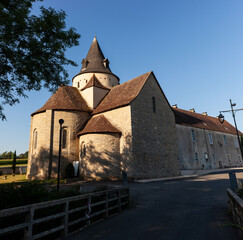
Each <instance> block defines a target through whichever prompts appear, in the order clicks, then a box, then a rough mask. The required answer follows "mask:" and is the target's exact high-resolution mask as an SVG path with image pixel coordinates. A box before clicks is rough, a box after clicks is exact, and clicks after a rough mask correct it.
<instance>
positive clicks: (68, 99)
mask: <svg viewBox="0 0 243 240" xmlns="http://www.w3.org/2000/svg"><path fill="white" fill-rule="evenodd" d="M51 109H53V110H78V111H85V112H92V110H91V109H90V108H89V107H88V105H87V104H86V102H85V100H84V99H83V98H82V96H81V94H80V93H79V91H78V89H77V88H75V87H71V86H61V87H59V88H58V90H57V91H56V92H55V93H54V94H53V95H52V96H51V97H50V98H49V99H48V101H47V102H46V103H45V104H44V106H43V107H41V108H40V109H38V110H37V111H35V112H34V113H32V114H31V115H32V116H33V115H34V114H36V113H40V112H44V111H46V110H51Z"/></svg>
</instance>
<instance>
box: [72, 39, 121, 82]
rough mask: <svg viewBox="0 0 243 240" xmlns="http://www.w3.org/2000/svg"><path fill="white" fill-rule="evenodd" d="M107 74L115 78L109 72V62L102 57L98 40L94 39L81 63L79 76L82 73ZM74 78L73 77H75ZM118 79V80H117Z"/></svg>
mask: <svg viewBox="0 0 243 240" xmlns="http://www.w3.org/2000/svg"><path fill="white" fill-rule="evenodd" d="M91 72H92V73H109V74H112V75H114V76H115V77H117V76H116V75H115V74H113V73H112V72H111V69H110V67H109V60H108V59H106V58H105V57H104V54H103V52H102V50H101V48H100V46H99V43H98V40H97V38H96V37H94V40H93V42H92V44H91V46H90V49H89V51H88V54H87V56H86V58H85V59H83V61H82V68H81V71H80V72H79V74H77V75H76V76H78V75H80V74H83V73H91ZM76 76H74V77H76ZM117 78H118V77H117ZM118 79H119V78H118Z"/></svg>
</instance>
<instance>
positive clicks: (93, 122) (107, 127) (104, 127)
mask: <svg viewBox="0 0 243 240" xmlns="http://www.w3.org/2000/svg"><path fill="white" fill-rule="evenodd" d="M87 133H121V132H120V131H119V130H118V129H117V128H115V127H114V126H113V125H112V124H111V123H110V122H109V121H108V120H107V119H106V118H105V117H104V116H103V115H100V116H97V117H96V116H93V117H92V118H91V119H90V120H89V121H88V123H87V124H86V126H85V128H84V129H83V130H82V131H81V132H79V133H78V135H83V134H87Z"/></svg>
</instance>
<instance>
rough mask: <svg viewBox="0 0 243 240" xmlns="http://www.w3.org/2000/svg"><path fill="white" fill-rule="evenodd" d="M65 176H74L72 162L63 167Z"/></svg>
mask: <svg viewBox="0 0 243 240" xmlns="http://www.w3.org/2000/svg"><path fill="white" fill-rule="evenodd" d="M65 177H67V178H71V177H74V167H73V164H72V163H69V164H68V165H67V167H66V169H65Z"/></svg>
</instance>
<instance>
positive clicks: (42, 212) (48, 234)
mask: <svg viewBox="0 0 243 240" xmlns="http://www.w3.org/2000/svg"><path fill="white" fill-rule="evenodd" d="M2 197H4V196H2ZM129 206H130V193H129V188H128V187H121V188H115V189H112V190H107V191H102V192H95V193H90V194H85V195H78V196H74V197H69V198H62V199H58V200H54V201H48V202H42V203H38V204H31V205H26V206H21V207H16V208H10V209H4V210H1V211H0V239H4V240H8V239H15V240H18V239H21V240H23V239H26V240H27V239H28V240H32V239H45V240H48V239H57V238H66V237H67V236H68V234H69V233H71V232H74V231H77V230H81V229H82V228H84V227H86V226H87V225H89V224H92V223H94V222H97V221H100V220H101V219H103V218H105V217H108V216H111V215H113V214H116V213H118V212H120V211H121V210H122V209H123V208H126V207H129Z"/></svg>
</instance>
